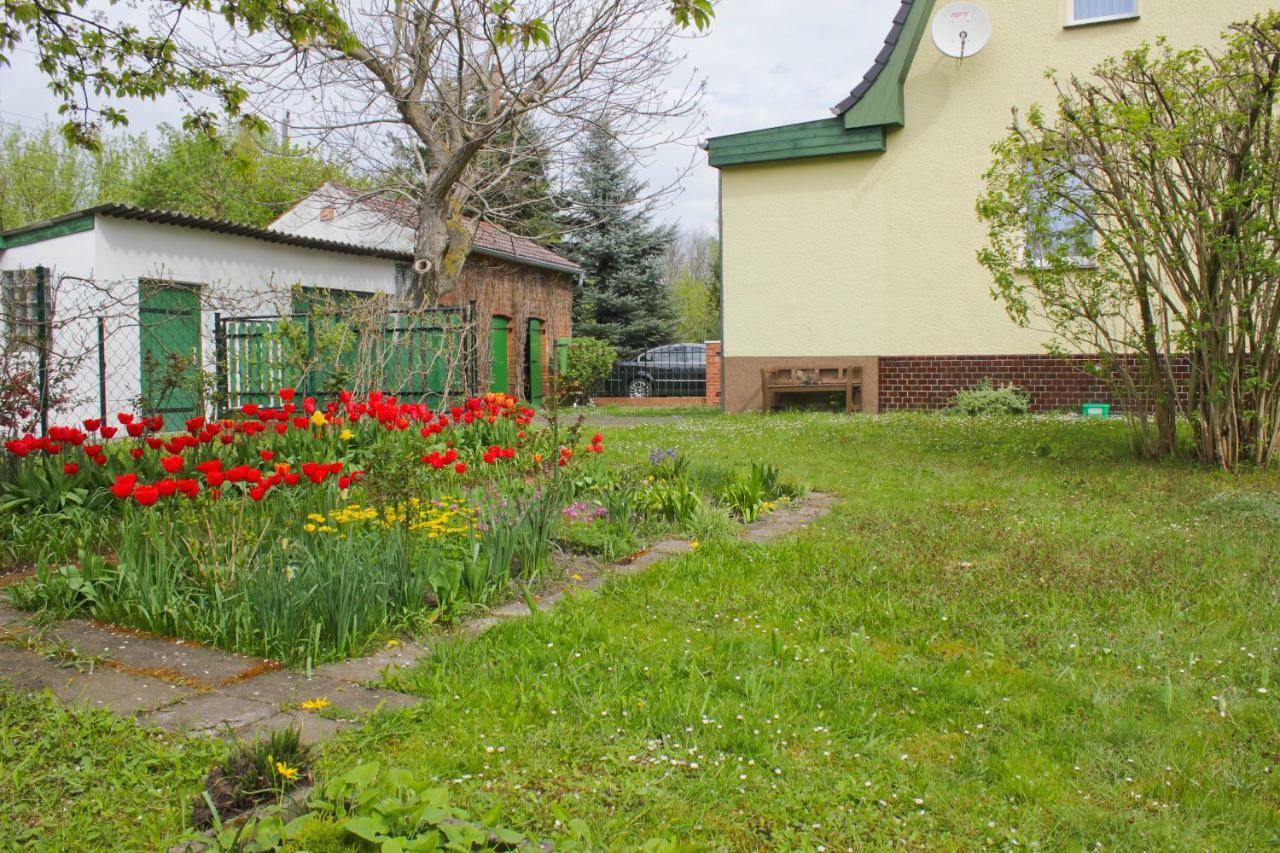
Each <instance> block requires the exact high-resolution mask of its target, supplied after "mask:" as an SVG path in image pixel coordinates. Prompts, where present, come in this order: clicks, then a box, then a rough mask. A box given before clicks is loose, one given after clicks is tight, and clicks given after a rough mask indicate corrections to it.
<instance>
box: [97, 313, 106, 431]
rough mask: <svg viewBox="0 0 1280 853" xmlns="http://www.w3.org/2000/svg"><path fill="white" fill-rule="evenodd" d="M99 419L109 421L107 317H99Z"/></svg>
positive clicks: (104, 421)
mask: <svg viewBox="0 0 1280 853" xmlns="http://www.w3.org/2000/svg"><path fill="white" fill-rule="evenodd" d="M98 419H99V420H101V421H102V422H103V423H104V424H105V423H106V422H107V318H106V317H99V318H98Z"/></svg>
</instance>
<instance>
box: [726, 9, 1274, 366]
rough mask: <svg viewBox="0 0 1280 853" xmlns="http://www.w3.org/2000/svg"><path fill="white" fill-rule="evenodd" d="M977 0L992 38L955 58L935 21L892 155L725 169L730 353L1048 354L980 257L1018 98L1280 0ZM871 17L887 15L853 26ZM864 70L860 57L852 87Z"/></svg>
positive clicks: (1196, 40) (1044, 95) (1042, 97)
mask: <svg viewBox="0 0 1280 853" xmlns="http://www.w3.org/2000/svg"><path fill="white" fill-rule="evenodd" d="M946 2H947V0H938V4H937V8H942V7H943V6H944V5H945V4H946ZM980 2H981V5H982V6H983V8H985V9H986V11H987V12H988V14H989V15H990V17H991V19H992V25H993V29H994V35H993V37H992V39H991V43H990V45H989V46H988V47H987V48H986V50H984V51H983V52H982V53H981V54H980V55H978V56H976V57H973V58H971V59H968V60H966V61H965V62H964V63H963V64H962V65H957V63H956V61H955V60H953V59H949V58H947V57H945V56H943V55H941V54H940V53H939V52H938V51H937V49H936V48H935V47H934V46H933V42H932V39H931V38H930V37H929V34H928V32H926V33H925V35H924V38H923V40H922V41H921V43H920V48H919V51H918V52H917V54H916V58H915V62H914V64H913V65H912V68H911V72H910V75H909V77H908V80H907V86H906V104H907V107H906V108H907V120H906V127H905V128H904V129H903V130H900V131H891V132H890V134H889V139H888V151H887V152H886V153H883V154H871V155H852V156H846V157H833V158H821V159H812V160H793V161H785V162H781V163H773V164H764V165H750V166H732V167H728V168H725V169H723V170H722V171H721V193H722V195H721V199H722V200H721V204H722V217H723V239H724V288H725V291H724V347H725V355H726V356H729V357H734V356H823V355H946V354H988V353H990V354H1001V353H1035V352H1041V351H1042V350H1043V342H1044V341H1045V340H1046V335H1045V334H1044V333H1043V332H1039V331H1034V330H1028V329H1022V328H1018V327H1017V326H1015V325H1014V324H1013V323H1012V322H1010V321H1009V319H1008V318H1007V317H1006V315H1005V313H1004V309H1003V307H1002V306H1001V305H1000V304H999V303H997V302H995V301H994V300H992V298H991V297H990V295H989V291H990V277H989V276H988V274H987V273H986V272H985V270H983V269H982V268H981V267H980V266H979V265H978V263H977V260H976V259H975V253H976V251H977V250H978V248H980V247H981V246H982V245H983V242H984V239H985V231H984V228H983V226H982V225H981V224H980V223H979V222H978V220H977V217H976V215H975V214H974V203H975V201H976V200H977V197H978V194H979V193H980V191H981V188H982V182H981V175H982V173H983V172H984V171H985V170H986V168H987V166H988V165H989V164H990V160H991V153H990V146H991V143H992V142H993V141H994V140H996V139H998V138H999V137H1000V136H1001V134H1002V132H1003V131H1004V130H1005V129H1006V128H1007V127H1008V126H1009V123H1010V108H1011V107H1012V106H1014V105H1019V106H1021V107H1023V108H1025V107H1026V106H1027V105H1029V104H1031V103H1033V102H1037V101H1038V102H1040V103H1042V104H1046V105H1047V104H1050V103H1051V102H1052V87H1051V84H1050V83H1049V82H1048V81H1046V80H1045V79H1044V77H1043V72H1044V71H1045V70H1046V69H1047V68H1054V69H1056V70H1057V71H1059V72H1060V73H1069V72H1078V73H1084V72H1087V71H1088V70H1089V69H1090V68H1092V67H1093V66H1094V65H1095V64H1096V63H1097V62H1098V61H1100V60H1102V59H1104V58H1105V57H1107V56H1111V55H1115V54H1118V53H1120V52H1122V51H1123V50H1125V49H1127V48H1129V47H1132V46H1136V45H1137V44H1139V43H1140V42H1142V41H1146V40H1152V41H1153V40H1154V39H1155V38H1156V37H1157V36H1160V35H1166V36H1168V37H1169V38H1170V39H1171V40H1172V42H1173V43H1174V44H1175V45H1176V46H1183V47H1185V46H1191V45H1195V44H1209V43H1212V42H1214V41H1216V40H1217V38H1218V35H1219V34H1220V33H1221V32H1222V30H1223V29H1224V28H1225V27H1226V25H1228V24H1229V23H1230V22H1232V21H1234V20H1239V19H1242V18H1247V17H1250V16H1252V15H1254V14H1256V13H1259V12H1263V11H1266V10H1267V9H1268V8H1272V7H1277V8H1280V0H1210V1H1209V2H1206V0H1142V6H1141V12H1142V17H1141V18H1140V19H1138V20H1134V21H1124V22H1119V23H1108V24H1097V25H1093V26H1086V27H1078V28H1071V29H1066V28H1064V26H1063V24H1064V22H1065V21H1066V0H980ZM873 23H874V25H875V26H879V25H880V24H881V23H883V24H884V26H885V28H886V29H887V28H888V23H889V22H888V21H884V22H878V21H877V22H870V21H862V22H857V23H855V24H849V25H850V26H871V25H872V24H873ZM864 70H865V69H862V68H858V69H850V74H849V80H848V81H847V82H848V85H849V86H852V85H853V84H854V83H856V82H857V80H858V78H859V76H860V75H861V74H862V73H863V71H864ZM839 94H840V93H838V92H834V93H833V97H832V103H834V102H835V101H836V100H838V96H839ZM825 106H829V105H824V104H815V105H814V112H815V116H814V117H815V118H820V117H821V116H822V114H823V113H822V109H823V108H824V107H825Z"/></svg>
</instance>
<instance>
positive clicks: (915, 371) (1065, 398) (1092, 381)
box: [880, 354, 1186, 412]
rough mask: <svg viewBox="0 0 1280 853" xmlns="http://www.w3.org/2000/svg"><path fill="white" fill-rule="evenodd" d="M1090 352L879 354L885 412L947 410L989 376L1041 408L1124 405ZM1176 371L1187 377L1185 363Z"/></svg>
mask: <svg viewBox="0 0 1280 853" xmlns="http://www.w3.org/2000/svg"><path fill="white" fill-rule="evenodd" d="M1097 363H1098V361H1097V359H1096V358H1091V357H1089V356H1083V355H1080V356H1072V357H1070V358H1059V357H1057V356H1052V355H1047V354H1026V355H939V356H934V355H919V356H915V355H909V356H882V357H881V359H880V411H882V412H890V411H894V410H902V409H942V408H945V407H946V406H947V404H948V403H950V402H951V400H952V398H953V397H955V395H956V393H957V392H959V391H963V390H965V389H966V388H972V387H973V386H975V385H977V384H978V383H979V382H981V381H982V380H984V379H990V380H991V382H992V383H993V384H995V385H997V386H999V385H1010V384H1012V385H1016V386H1018V387H1019V388H1021V389H1023V390H1024V391H1026V392H1027V393H1028V394H1030V395H1031V408H1032V411H1036V412H1053V411H1060V410H1063V409H1073V410H1078V409H1079V408H1080V406H1081V405H1082V404H1084V403H1110V404H1112V405H1113V406H1116V407H1120V406H1122V405H1123V404H1122V401H1120V400H1117V399H1115V398H1114V395H1113V394H1112V393H1111V391H1110V389H1109V388H1108V386H1107V383H1106V382H1104V381H1103V380H1102V379H1101V378H1100V377H1099V376H1098V374H1097V373H1096V370H1097V367H1096V365H1097ZM1174 373H1175V375H1176V376H1177V377H1178V379H1179V380H1185V376H1186V365H1185V364H1184V363H1179V364H1175V366H1174Z"/></svg>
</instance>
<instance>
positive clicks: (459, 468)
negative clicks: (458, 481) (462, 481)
mask: <svg viewBox="0 0 1280 853" xmlns="http://www.w3.org/2000/svg"><path fill="white" fill-rule="evenodd" d="M453 470H455V471H457V472H458V473H459V474H465V473H467V463H465V462H459V463H458V464H457V465H454V466H453Z"/></svg>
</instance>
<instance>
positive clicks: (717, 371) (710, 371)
mask: <svg viewBox="0 0 1280 853" xmlns="http://www.w3.org/2000/svg"><path fill="white" fill-rule="evenodd" d="M722 346H723V345H722V344H721V343H720V341H707V405H708V406H718V405H720V384H721V378H722V376H723V371H724V366H723V364H721V359H720V350H721V347H722Z"/></svg>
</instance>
